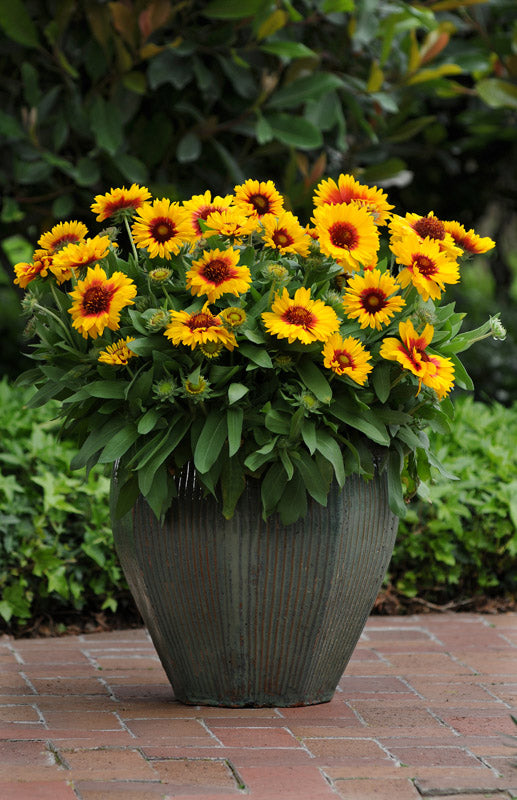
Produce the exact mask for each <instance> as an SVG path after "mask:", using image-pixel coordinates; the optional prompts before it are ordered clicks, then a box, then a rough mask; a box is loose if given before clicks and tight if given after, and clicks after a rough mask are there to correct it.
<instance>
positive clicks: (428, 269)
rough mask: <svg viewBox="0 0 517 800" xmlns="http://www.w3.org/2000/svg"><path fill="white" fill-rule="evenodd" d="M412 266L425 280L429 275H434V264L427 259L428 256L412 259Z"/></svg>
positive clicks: (418, 256)
mask: <svg viewBox="0 0 517 800" xmlns="http://www.w3.org/2000/svg"><path fill="white" fill-rule="evenodd" d="M413 266H414V267H416V268H417V270H418V271H419V272H421V273H422V275H424V276H425V277H426V278H427V277H428V276H429V275H434V274H435V273H436V271H437V270H436V264H435V263H434V261H433V260H432V259H431V258H429V257H428V256H422V255H417V256H415V258H414V261H413Z"/></svg>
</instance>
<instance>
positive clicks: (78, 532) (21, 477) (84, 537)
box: [0, 379, 125, 627]
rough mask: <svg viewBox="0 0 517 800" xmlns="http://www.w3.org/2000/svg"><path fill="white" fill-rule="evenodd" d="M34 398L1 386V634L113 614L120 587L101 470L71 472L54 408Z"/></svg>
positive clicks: (68, 445)
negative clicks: (68, 617) (89, 613)
mask: <svg viewBox="0 0 517 800" xmlns="http://www.w3.org/2000/svg"><path fill="white" fill-rule="evenodd" d="M33 394H34V391H33V390H31V389H21V388H15V387H11V386H10V385H9V384H8V382H7V381H6V380H5V379H4V380H2V381H1V382H0V431H1V440H2V447H1V450H0V627H4V624H5V625H9V624H11V625H14V624H16V625H23V624H24V623H27V622H28V621H29V620H32V621H34V620H36V619H38V618H39V617H46V616H51V617H53V618H55V617H56V616H58V617H59V614H60V613H65V612H67V613H68V614H70V613H72V614H73V613H74V612H81V613H82V612H85V611H86V609H88V610H92V609H95V610H96V611H99V610H100V609H105V610H107V611H114V610H115V609H116V608H117V598H118V597H119V595H120V593H121V592H122V591H124V588H125V583H124V581H123V579H122V577H121V571H120V568H119V566H118V562H117V559H116V556H115V553H114V549H113V540H112V535H111V528H110V524H109V504H108V491H109V481H108V479H107V478H106V477H104V475H103V474H102V470H99V469H94V470H91V472H90V473H89V475H88V477H87V478H85V477H84V476H81V475H79V474H76V475H73V473H71V471H70V459H71V458H72V456H73V453H74V445H73V443H72V442H70V441H66V440H63V441H62V440H60V439H58V435H57V429H58V427H59V423H58V422H57V421H55V420H54V419H53V418H54V417H55V416H56V415H57V412H58V404H57V403H55V402H53V403H52V402H51V403H49V405H48V406H46V407H45V408H36V409H29V408H27V402H28V401H29V399H30V397H31V395H33ZM2 621H3V623H4V624H2Z"/></svg>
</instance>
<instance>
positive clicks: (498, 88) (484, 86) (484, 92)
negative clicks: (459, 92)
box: [476, 78, 517, 108]
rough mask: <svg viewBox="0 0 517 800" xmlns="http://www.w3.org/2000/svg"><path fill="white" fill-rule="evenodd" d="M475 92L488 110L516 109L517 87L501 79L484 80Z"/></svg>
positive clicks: (479, 83) (477, 85)
mask: <svg viewBox="0 0 517 800" xmlns="http://www.w3.org/2000/svg"><path fill="white" fill-rule="evenodd" d="M476 91H477V93H478V95H479V96H480V97H481V99H482V100H483V101H484V102H485V103H486V104H487V106H490V108H517V86H516V85H515V84H514V83H510V82H509V81H504V80H502V79H501V78H485V79H484V80H481V81H479V82H478V83H477V84H476Z"/></svg>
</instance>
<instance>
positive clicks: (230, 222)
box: [204, 207, 256, 239]
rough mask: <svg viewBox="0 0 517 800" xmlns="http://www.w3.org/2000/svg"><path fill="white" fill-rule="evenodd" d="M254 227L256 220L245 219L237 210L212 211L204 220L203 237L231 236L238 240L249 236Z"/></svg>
mask: <svg viewBox="0 0 517 800" xmlns="http://www.w3.org/2000/svg"><path fill="white" fill-rule="evenodd" d="M255 227H256V220H255V219H251V218H250V217H247V216H246V215H245V214H243V213H242V211H239V209H237V208H233V207H229V208H226V209H224V210H223V211H212V212H210V214H209V215H208V216H207V218H206V228H205V234H204V235H205V237H206V238H208V237H209V236H215V235H219V236H225V237H227V236H233V237H234V238H235V239H240V238H241V237H243V236H249V235H250V233H253V231H254V230H255Z"/></svg>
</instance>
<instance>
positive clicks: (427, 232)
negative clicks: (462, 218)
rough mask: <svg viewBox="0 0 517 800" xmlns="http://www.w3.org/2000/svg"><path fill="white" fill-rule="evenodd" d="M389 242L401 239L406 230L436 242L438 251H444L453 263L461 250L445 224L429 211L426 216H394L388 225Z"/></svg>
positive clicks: (409, 214)
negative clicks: (438, 247)
mask: <svg viewBox="0 0 517 800" xmlns="http://www.w3.org/2000/svg"><path fill="white" fill-rule="evenodd" d="M389 229H390V234H391V241H392V242H394V241H396V240H397V239H403V238H404V237H405V236H406V235H407V233H408V230H412V231H414V233H416V234H417V236H419V237H420V239H422V240H424V239H433V240H435V241H437V242H438V244H439V246H440V250H442V251H446V252H447V253H448V254H449V256H450V258H451V260H452V261H455V260H456V259H457V258H459V257H460V256H461V254H462V252H463V251H462V250H461V248H460V247H458V246H457V245H456V244H455V242H454V239H453V238H452V236H451V234H450V233H448V232H447V230H446V227H445V222H443V220H441V219H438V217H436V216H435V214H434V213H433V212H432V211H430V212H429V214H427V215H426V216H421V215H420V214H411V213H408V214H406V216H405V217H400V216H398V215H394V216H393V217H392V219H391V222H390V225H389Z"/></svg>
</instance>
